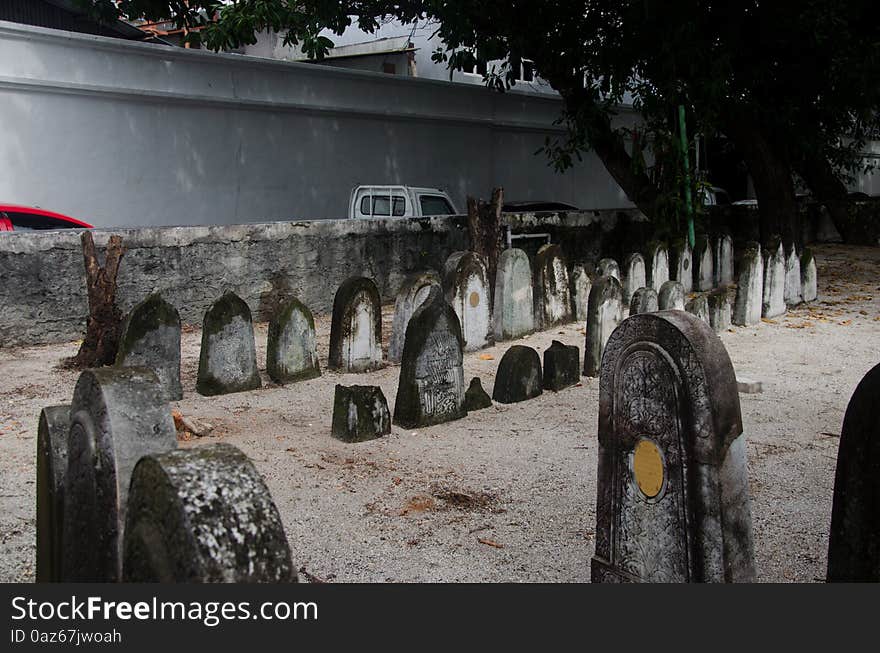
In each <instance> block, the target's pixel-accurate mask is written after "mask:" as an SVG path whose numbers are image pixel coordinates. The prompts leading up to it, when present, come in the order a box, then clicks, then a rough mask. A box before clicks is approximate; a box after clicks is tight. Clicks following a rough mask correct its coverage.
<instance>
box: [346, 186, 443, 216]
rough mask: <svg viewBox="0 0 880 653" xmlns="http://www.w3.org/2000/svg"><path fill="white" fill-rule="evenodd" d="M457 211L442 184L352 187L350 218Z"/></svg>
mask: <svg viewBox="0 0 880 653" xmlns="http://www.w3.org/2000/svg"><path fill="white" fill-rule="evenodd" d="M425 215H458V211H456V209H455V205H454V204H453V203H452V199H451V198H450V197H449V195H447V194H446V193H445V192H443V191H442V190H440V189H439V188H416V187H415V186H357V187H356V188H355V189H354V190H353V191H351V201H350V202H349V205H348V217H349V218H374V217H375V218H380V217H384V218H388V217H393V218H413V217H421V216H425Z"/></svg>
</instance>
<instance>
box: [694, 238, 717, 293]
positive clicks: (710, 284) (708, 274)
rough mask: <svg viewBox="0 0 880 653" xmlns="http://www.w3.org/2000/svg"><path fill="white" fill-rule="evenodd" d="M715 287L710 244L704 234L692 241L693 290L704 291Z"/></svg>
mask: <svg viewBox="0 0 880 653" xmlns="http://www.w3.org/2000/svg"><path fill="white" fill-rule="evenodd" d="M714 287H715V268H714V266H713V261H712V246H711V244H710V243H709V237H708V236H706V235H705V234H703V235H700V236H697V239H696V240H695V241H694V290H696V291H697V292H706V291H707V290H712V288H714Z"/></svg>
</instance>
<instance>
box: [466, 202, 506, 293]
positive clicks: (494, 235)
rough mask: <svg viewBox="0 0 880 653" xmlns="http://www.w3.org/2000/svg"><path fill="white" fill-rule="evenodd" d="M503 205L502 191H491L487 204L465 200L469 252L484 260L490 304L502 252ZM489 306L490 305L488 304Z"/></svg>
mask: <svg viewBox="0 0 880 653" xmlns="http://www.w3.org/2000/svg"><path fill="white" fill-rule="evenodd" d="M503 204H504V189H503V188H494V189H492V199H491V201H490V202H489V203H488V204H487V203H486V202H483V201H482V200H478V199H476V198H474V197H468V198H467V212H468V236H469V237H470V240H471V251H472V252H476V253H477V254H480V255H482V256H484V257H485V258H486V263H487V268H488V271H489V293H490V299H491V302H494V301H495V273H496V272H497V270H498V258H499V257H500V256H501V252H502V251H504V237H503V232H502V229H501V207H502V205H503ZM490 305H492V304H491V303H490Z"/></svg>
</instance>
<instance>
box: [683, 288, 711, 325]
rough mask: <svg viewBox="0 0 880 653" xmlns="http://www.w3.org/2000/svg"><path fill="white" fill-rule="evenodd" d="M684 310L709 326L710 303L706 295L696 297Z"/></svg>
mask: <svg viewBox="0 0 880 653" xmlns="http://www.w3.org/2000/svg"><path fill="white" fill-rule="evenodd" d="M684 310H686V311H687V312H688V313H690V314H691V315H693V316H694V317H698V318H700V319H701V320H703V322H705V323H706V324H709V301H708V300H707V299H706V295H696V296H695V297H694V298H693V299H691V300H690V301H689V302H688V303H687V304H686V305H685V307H684Z"/></svg>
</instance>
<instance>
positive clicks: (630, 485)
mask: <svg viewBox="0 0 880 653" xmlns="http://www.w3.org/2000/svg"><path fill="white" fill-rule="evenodd" d="M742 430H743V429H742V417H741V415H740V405H739V394H738V393H737V385H736V377H735V376H734V371H733V365H731V363H730V358H729V357H728V355H727V352H726V351H725V349H724V345H723V344H722V343H721V340H719V339H718V336H716V335H715V334H714V333H713V332H712V329H711V328H710V327H709V325H707V324H706V323H705V322H703V321H702V320H698V319H697V318H695V317H694V316H692V315H690V314H688V313H685V312H683V311H662V312H659V313H645V314H642V315H635V316H633V317H631V318H629V319H628V320H626V321H625V322H623V323H622V324H621V325H620V327H619V328H618V329H617V330H616V331H615V332H614V333H613V334H612V336H611V338H610V340H609V341H608V344H607V346H606V349H605V357H604V358H603V359H602V375H601V378H600V381H599V464H598V473H597V501H596V530H595V532H596V552H595V556H594V557H593V561H592V581H593V582H594V583H595V582H666V583H670V582H754V580H755V562H754V545H753V541H752V521H751V510H750V506H749V491H748V469H747V464H746V438H745V436H744V435H743V434H742Z"/></svg>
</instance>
